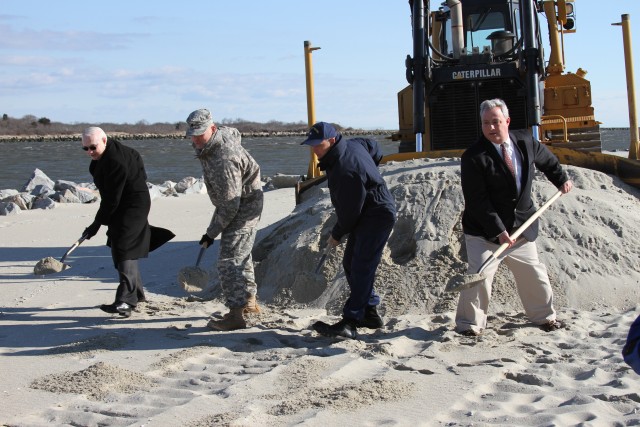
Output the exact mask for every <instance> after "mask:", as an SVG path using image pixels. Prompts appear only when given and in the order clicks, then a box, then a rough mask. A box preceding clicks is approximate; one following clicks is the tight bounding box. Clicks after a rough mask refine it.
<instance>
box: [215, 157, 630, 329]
mask: <svg viewBox="0 0 640 427" xmlns="http://www.w3.org/2000/svg"><path fill="white" fill-rule="evenodd" d="M566 169H567V172H568V174H569V175H570V177H571V179H572V180H573V181H574V184H575V187H574V189H573V190H572V191H571V192H570V193H569V194H567V195H563V196H562V197H560V198H559V199H558V200H557V201H556V202H555V203H554V204H553V205H551V207H550V208H549V209H548V210H547V211H546V212H544V214H543V215H542V217H541V225H540V230H541V231H540V236H539V238H538V240H537V242H538V248H539V252H540V258H541V260H542V262H544V263H545V264H546V266H547V268H548V271H549V275H550V278H551V281H552V285H553V288H554V292H555V298H556V306H569V307H573V308H578V309H594V308H601V307H604V306H607V307H614V308H618V309H628V308H631V307H634V306H635V304H636V301H635V297H634V295H635V293H636V291H637V287H638V283H639V282H640V272H639V271H640V259H639V257H638V254H639V253H640V229H638V227H637V218H638V212H640V200H639V196H640V191H639V190H637V189H635V188H633V187H630V186H628V185H626V184H624V183H623V182H621V181H620V180H618V179H617V178H614V177H611V176H608V175H606V174H603V173H600V172H597V171H593V170H589V169H583V168H578V167H572V166H568V167H566ZM381 170H382V173H383V175H384V177H385V180H386V181H387V184H388V186H389V189H390V191H391V193H392V194H393V195H394V197H395V200H396V206H397V208H398V220H397V223H396V225H395V227H394V230H393V233H392V234H391V237H390V238H389V242H388V245H387V247H386V248H385V252H384V255H383V259H382V262H381V264H380V266H379V269H378V272H377V277H376V290H377V291H378V293H380V294H381V296H383V303H382V311H383V312H386V315H393V316H397V315H402V314H420V313H433V312H436V313H437V312H445V311H449V310H451V309H453V308H454V307H455V304H456V302H457V295H456V294H450V293H446V292H444V289H445V287H446V285H447V283H449V282H450V281H452V280H455V278H456V276H459V275H460V274H464V273H466V268H467V264H466V256H465V250H464V239H463V235H462V230H461V225H460V219H461V215H462V210H463V208H464V200H463V197H462V190H461V186H460V162H459V159H420V160H412V161H407V162H402V163H391V164H388V165H385V166H383V167H382V168H381ZM556 191H557V190H556V189H555V187H553V185H552V184H551V183H550V182H549V181H547V180H546V178H545V177H544V176H543V175H542V174H538V176H537V177H536V180H535V182H534V185H533V193H534V194H533V199H534V202H535V203H536V204H537V206H541V205H542V204H543V203H544V202H545V201H546V200H548V199H549V198H550V197H551V196H552V195H553V194H554V193H555V192H556ZM334 215H335V214H334V210H333V207H332V206H331V201H330V198H329V192H328V189H327V188H326V184H323V186H322V187H321V186H319V187H316V188H313V189H311V190H308V191H307V192H305V193H303V203H301V204H299V205H298V206H296V208H295V210H294V211H293V213H292V214H291V215H290V217H289V218H287V219H285V220H283V221H281V222H280V223H279V226H278V227H276V228H275V229H274V230H273V231H272V232H271V233H270V234H269V235H268V236H267V237H266V238H264V239H263V240H261V241H260V242H259V243H258V244H257V245H256V247H255V249H254V261H255V262H256V263H257V267H256V278H257V282H258V283H259V295H260V298H261V299H262V300H264V301H266V302H269V303H273V304H275V305H277V306H281V307H291V306H301V307H313V308H326V309H328V310H329V312H330V313H334V314H337V313H339V312H340V309H341V307H342V304H343V302H344V300H345V298H346V296H347V284H346V281H345V278H344V273H343V270H342V266H341V258H342V250H343V246H344V245H341V246H340V247H339V248H338V250H337V251H334V253H333V254H331V255H329V257H328V259H327V261H326V262H325V265H324V267H323V269H322V272H321V274H320V275H314V274H311V273H313V270H314V268H315V265H316V263H317V261H318V259H319V258H320V256H321V253H322V250H323V248H324V246H325V244H326V239H327V237H328V235H329V232H330V229H331V227H332V225H333V224H334V222H335V216H334ZM318 276H320V277H318ZM494 283H495V286H494V296H493V299H492V305H493V306H494V309H496V310H510V309H515V310H521V309H522V308H521V304H520V301H519V299H518V296H517V292H516V291H515V287H514V283H513V279H512V276H511V273H510V272H509V271H508V269H506V267H504V266H503V265H501V267H500V269H499V271H498V274H497V275H496V279H495V282H494ZM214 292H215V291H214Z"/></svg>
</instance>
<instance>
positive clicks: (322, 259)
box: [314, 245, 331, 274]
mask: <svg viewBox="0 0 640 427" xmlns="http://www.w3.org/2000/svg"><path fill="white" fill-rule="evenodd" d="M330 250H331V246H329V245H327V247H326V248H324V252H323V253H322V256H321V257H320V261H318V265H317V266H316V269H315V271H314V273H315V274H318V273H319V272H320V269H321V268H322V264H324V260H325V259H327V255H328V254H329V251H330Z"/></svg>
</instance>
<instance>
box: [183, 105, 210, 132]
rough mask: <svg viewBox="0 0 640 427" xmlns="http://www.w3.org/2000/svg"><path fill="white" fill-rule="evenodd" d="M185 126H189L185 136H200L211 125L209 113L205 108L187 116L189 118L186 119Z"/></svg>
mask: <svg viewBox="0 0 640 427" xmlns="http://www.w3.org/2000/svg"><path fill="white" fill-rule="evenodd" d="M187 124H188V125H189V129H187V134H186V136H199V135H202V134H203V133H205V132H206V131H207V129H209V126H211V125H212V124H213V119H212V118H211V112H210V111H209V110H207V109H206V108H200V109H199V110H196V111H194V112H193V113H191V114H189V117H187Z"/></svg>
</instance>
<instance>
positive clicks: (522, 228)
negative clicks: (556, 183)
mask: <svg viewBox="0 0 640 427" xmlns="http://www.w3.org/2000/svg"><path fill="white" fill-rule="evenodd" d="M560 196H562V191H560V190H558V192H557V193H556V194H554V195H553V196H552V197H551V198H550V199H549V200H547V202H546V203H545V204H544V205H542V206H540V208H539V209H538V210H537V211H535V212H534V214H533V215H531V216H530V217H529V219H528V220H526V221H525V222H524V223H523V224H522V225H521V226H520V227H518V229H517V230H516V231H514V232H513V234H512V235H511V238H512V239H513V240H515V239H517V238H518V237H520V235H521V234H522V233H523V232H524V231H525V230H526V229H527V228H528V227H529V226H530V225H531V224H532V223H533V221H535V220H536V219H538V217H539V216H540V215H542V212H544V211H546V210H547V208H548V207H549V206H551V204H552V203H553V202H555V201H556V199H557V198H558V197H560ZM508 247H509V243H503V244H501V245H500V247H499V248H498V249H496V251H495V252H494V253H493V254H491V256H490V257H489V258H487V260H486V261H485V262H483V263H482V265H481V266H480V268H479V269H478V273H482V272H483V271H484V269H485V268H487V266H488V265H489V264H490V263H491V261H493V260H494V259H496V258H498V257H499V256H500V254H502V252H504V251H505V250H506V249H507V248H508Z"/></svg>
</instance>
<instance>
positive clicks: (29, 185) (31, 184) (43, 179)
mask: <svg viewBox="0 0 640 427" xmlns="http://www.w3.org/2000/svg"><path fill="white" fill-rule="evenodd" d="M39 185H41V186H44V187H48V188H50V189H51V190H53V188H54V187H55V182H53V181H52V180H51V179H50V178H49V177H48V176H47V175H46V174H45V173H44V172H42V171H41V170H40V169H36V170H34V171H33V175H31V178H29V180H28V181H27V182H26V184H25V185H24V186H23V187H22V192H24V193H31V192H32V191H33V190H34V189H35V188H36V187H37V186H39Z"/></svg>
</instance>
